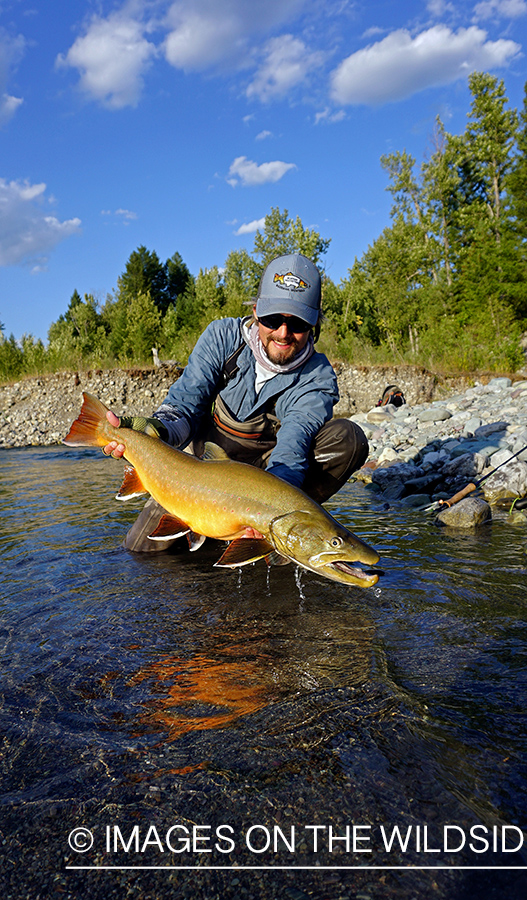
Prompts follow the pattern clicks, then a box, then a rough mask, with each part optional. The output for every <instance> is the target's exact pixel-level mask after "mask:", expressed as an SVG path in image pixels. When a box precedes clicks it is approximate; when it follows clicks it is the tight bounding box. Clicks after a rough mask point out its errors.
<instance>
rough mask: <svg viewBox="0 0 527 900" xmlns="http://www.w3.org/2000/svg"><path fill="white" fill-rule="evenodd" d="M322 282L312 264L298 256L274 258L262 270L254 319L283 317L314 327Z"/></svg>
mask: <svg viewBox="0 0 527 900" xmlns="http://www.w3.org/2000/svg"><path fill="white" fill-rule="evenodd" d="M320 300H321V281H320V272H319V271H318V269H317V267H316V266H315V264H314V263H313V262H312V261H311V260H310V259H308V258H307V256H302V254H301V253H289V254H287V256H277V257H276V259H273V260H272V261H271V262H270V263H269V265H268V266H267V268H266V269H265V271H264V273H263V275H262V277H261V280H260V286H259V288H258V296H257V298H256V315H257V316H269V315H271V314H272V313H283V314H285V315H290V316H298V317H299V318H300V319H303V320H304V322H308V323H309V324H310V325H316V324H317V322H318V317H319V314H320Z"/></svg>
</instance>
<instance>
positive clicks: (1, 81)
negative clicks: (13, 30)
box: [0, 29, 25, 126]
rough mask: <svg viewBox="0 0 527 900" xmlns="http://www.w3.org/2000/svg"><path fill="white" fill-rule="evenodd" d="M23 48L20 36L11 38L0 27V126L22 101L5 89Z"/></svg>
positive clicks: (23, 43) (22, 39)
mask: <svg viewBox="0 0 527 900" xmlns="http://www.w3.org/2000/svg"><path fill="white" fill-rule="evenodd" d="M24 48H25V41H24V38H23V37H22V36H20V35H19V36H18V37H16V38H13V37H11V36H10V35H8V34H7V32H6V31H4V29H0V126H2V125H5V123H6V122H8V121H9V119H10V118H11V117H12V116H13V115H14V113H15V112H16V110H17V109H18V107H19V106H20V105H21V103H23V100H22V99H21V98H20V97H12V96H10V95H9V94H8V93H7V90H6V89H7V85H8V82H9V79H10V75H11V69H12V68H13V66H14V65H15V64H16V63H17V62H18V60H19V59H20V57H21V55H22V53H23V51H24Z"/></svg>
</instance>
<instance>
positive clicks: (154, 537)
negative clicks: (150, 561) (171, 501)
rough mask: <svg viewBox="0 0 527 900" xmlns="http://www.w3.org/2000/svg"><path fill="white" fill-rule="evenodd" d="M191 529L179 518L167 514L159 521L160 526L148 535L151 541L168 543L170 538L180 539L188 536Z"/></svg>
mask: <svg viewBox="0 0 527 900" xmlns="http://www.w3.org/2000/svg"><path fill="white" fill-rule="evenodd" d="M189 531H190V527H189V526H188V525H186V524H185V522H182V521H181V519H178V518H177V516H171V515H170V514H169V513H165V515H164V516H162V517H161V519H160V520H159V525H158V526H157V528H155V529H154V530H153V532H152V533H151V534H149V535H148V537H149V538H150V540H151V541H166V540H168V538H178V537H181V536H182V535H183V534H188V532H189Z"/></svg>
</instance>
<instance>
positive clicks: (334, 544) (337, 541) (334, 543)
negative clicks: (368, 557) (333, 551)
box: [329, 537, 343, 547]
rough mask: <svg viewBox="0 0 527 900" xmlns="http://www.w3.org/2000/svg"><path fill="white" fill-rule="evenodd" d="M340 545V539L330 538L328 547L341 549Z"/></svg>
mask: <svg viewBox="0 0 527 900" xmlns="http://www.w3.org/2000/svg"><path fill="white" fill-rule="evenodd" d="M342 543H343V541H342V538H341V537H334V538H331V540H330V542H329V545H330V547H342Z"/></svg>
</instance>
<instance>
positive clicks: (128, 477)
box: [115, 466, 148, 500]
mask: <svg viewBox="0 0 527 900" xmlns="http://www.w3.org/2000/svg"><path fill="white" fill-rule="evenodd" d="M141 494H148V491H147V490H146V488H144V487H143V482H142V481H141V479H140V478H139V475H138V474H137V469H134V467H133V466H125V467H124V476H123V483H122V485H121V487H120V488H119V493H118V494H116V497H115V499H116V500H131V499H132V497H140V496H141Z"/></svg>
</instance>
